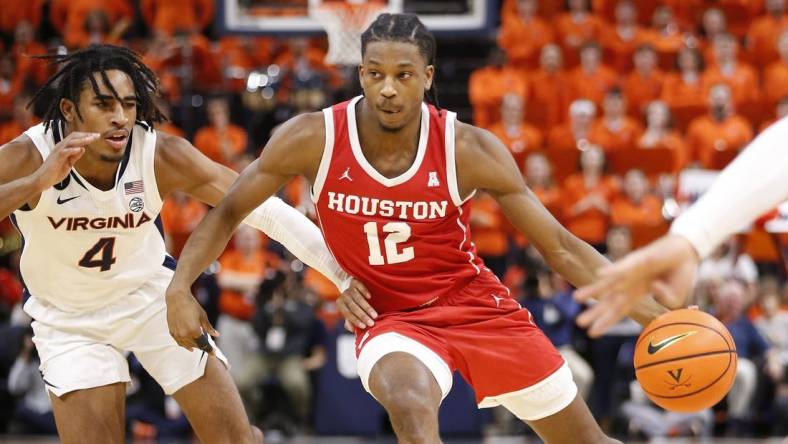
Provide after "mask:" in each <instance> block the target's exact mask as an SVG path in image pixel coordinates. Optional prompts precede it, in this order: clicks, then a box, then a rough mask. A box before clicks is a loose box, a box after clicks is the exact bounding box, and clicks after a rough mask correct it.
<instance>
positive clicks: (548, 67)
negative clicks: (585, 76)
mask: <svg viewBox="0 0 788 444" xmlns="http://www.w3.org/2000/svg"><path fill="white" fill-rule="evenodd" d="M528 82H529V85H530V88H529V93H530V94H529V103H530V105H531V106H530V108H531V109H534V110H538V113H534V114H535V117H534V118H530V116H528V114H526V119H529V120H532V121H533V122H535V123H536V124H538V126H540V127H542V128H552V127H554V126H556V125H558V124H559V123H561V122H563V121H565V120H566V110H567V109H568V108H569V80H568V76H567V74H566V72H565V71H564V70H563V58H562V56H561V48H560V47H559V46H558V45H556V44H554V43H550V44H548V45H545V46H544V47H543V48H542V53H541V56H540V57H539V69H537V70H534V71H532V72H531V73H530V74H529V75H528ZM537 117H538V118H537Z"/></svg>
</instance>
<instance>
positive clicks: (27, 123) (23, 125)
mask: <svg viewBox="0 0 788 444" xmlns="http://www.w3.org/2000/svg"><path fill="white" fill-rule="evenodd" d="M30 99H31V96H30V94H27V93H24V92H22V93H21V94H19V95H17V96H16V97H14V111H13V118H12V119H11V120H9V121H8V122H5V123H3V124H0V145H3V144H4V143H7V142H10V141H12V140H14V139H15V138H16V137H17V136H19V135H20V134H22V133H24V132H25V131H27V129H28V128H30V127H31V126H33V125H35V124H36V123H38V119H36V117H35V116H34V115H33V109H32V108H28V106H27V103H28V102H29V101H30Z"/></svg>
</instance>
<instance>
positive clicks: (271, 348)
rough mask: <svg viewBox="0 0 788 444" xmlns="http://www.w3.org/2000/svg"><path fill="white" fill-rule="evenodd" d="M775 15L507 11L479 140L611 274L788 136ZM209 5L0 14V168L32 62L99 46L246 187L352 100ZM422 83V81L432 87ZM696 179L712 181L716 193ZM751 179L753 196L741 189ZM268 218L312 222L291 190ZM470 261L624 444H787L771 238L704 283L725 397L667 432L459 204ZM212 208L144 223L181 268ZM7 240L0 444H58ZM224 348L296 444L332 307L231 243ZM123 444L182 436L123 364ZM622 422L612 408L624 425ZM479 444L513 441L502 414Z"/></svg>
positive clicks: (624, 4)
mask: <svg viewBox="0 0 788 444" xmlns="http://www.w3.org/2000/svg"><path fill="white" fill-rule="evenodd" d="M786 3H788V0H716V1H711V0H645V1H637V2H635V1H630V0H568V1H566V2H558V1H547V0H542V1H539V0H502V2H501V4H500V22H499V27H498V28H497V29H496V34H495V35H496V37H497V40H495V44H493V45H491V49H490V52H489V57H488V59H487V60H488V61H487V64H486V66H480V67H478V69H476V70H475V71H474V72H473V73H472V74H471V76H470V79H469V83H468V102H469V104H470V106H471V107H472V110H473V112H472V120H473V123H474V124H476V125H478V126H481V127H483V128H487V129H489V130H490V131H491V132H493V133H494V134H495V135H497V136H498V138H500V140H501V141H503V143H504V144H505V145H506V146H507V147H508V148H509V149H510V151H511V152H512V156H513V159H514V161H515V162H516V164H517V165H518V166H519V167H520V168H521V169H522V171H523V176H524V179H525V181H526V183H527V184H528V186H529V187H530V189H531V190H532V191H533V193H534V194H535V195H536V196H537V197H538V198H539V199H540V200H541V201H542V203H543V204H544V205H545V206H546V207H547V208H548V209H549V210H550V211H551V212H552V214H553V215H554V216H555V217H556V218H557V219H558V220H560V221H561V222H562V223H563V224H564V225H565V226H566V227H567V228H568V229H569V230H570V231H571V232H572V233H574V234H575V235H577V236H578V237H580V238H581V239H583V240H585V241H587V242H588V243H590V244H591V245H593V246H594V247H595V248H597V249H598V250H599V251H600V252H603V253H604V254H606V255H607V257H608V258H610V259H611V260H616V259H618V258H621V257H622V256H624V255H625V254H627V253H628V252H629V251H631V250H632V249H633V248H635V247H638V246H641V245H643V244H645V243H647V242H648V241H650V240H652V239H654V238H656V237H657V236H659V235H661V234H663V233H665V232H666V231H667V228H668V226H669V223H670V221H671V220H672V219H673V218H675V216H676V215H677V214H678V213H679V212H680V211H681V208H682V207H683V206H685V205H687V204H689V203H691V202H692V201H693V200H694V199H695V198H697V195H698V194H699V193H700V192H702V189H703V188H704V183H705V184H708V177H713V171H717V170H719V169H721V168H722V167H724V166H725V165H726V164H727V163H729V162H730V161H731V160H732V159H733V158H734V157H735V156H736V154H737V153H738V152H739V150H741V149H743V148H744V147H745V146H746V144H747V143H748V142H749V141H750V140H751V139H752V138H753V137H754V135H755V134H757V132H759V131H761V130H763V129H764V128H766V127H767V126H768V125H769V124H770V123H772V122H774V121H775V120H777V119H778V118H780V117H782V116H784V115H786V114H788V11H787V10H786V8H788V5H786ZM214 7H215V2H214V1H212V0H26V1H23V2H5V3H4V4H3V6H2V8H0V144H3V143H6V142H8V141H10V140H12V139H13V138H14V137H16V136H18V135H19V134H21V133H22V132H23V131H24V130H25V129H27V128H28V127H30V126H32V125H34V124H35V123H37V122H38V118H37V117H36V116H37V115H40V114H41V110H35V109H30V108H28V107H26V104H27V102H28V101H29V100H30V97H31V95H32V93H33V92H34V91H35V89H36V88H38V87H39V86H40V85H42V84H43V82H44V81H45V80H46V79H47V78H48V76H49V75H51V74H52V68H51V67H50V66H48V65H47V63H46V61H44V60H40V59H35V58H32V57H31V56H35V55H44V54H47V53H53V52H54V53H61V54H62V53H66V52H68V51H73V50H76V49H78V48H81V47H84V46H86V45H90V44H96V43H112V44H121V45H125V46H128V47H130V48H132V49H134V50H135V51H137V52H139V53H140V54H141V55H142V56H143V59H144V61H145V62H146V63H147V64H148V65H149V66H150V67H151V68H152V69H153V70H154V71H155V72H156V73H157V74H158V75H159V76H160V80H161V85H162V93H163V94H162V97H161V98H160V99H159V101H158V104H159V107H160V108H161V109H162V110H164V112H165V114H166V115H167V116H168V117H169V118H170V120H169V121H168V122H166V123H164V124H161V125H159V126H158V129H159V130H161V131H164V132H167V133H171V134H175V135H178V136H182V137H186V138H187V139H188V140H190V141H191V142H192V143H193V144H194V145H195V146H196V147H197V148H198V149H199V150H200V151H202V152H203V153H204V154H205V155H206V156H208V157H209V158H211V159H213V160H215V161H217V162H220V163H222V164H224V165H226V166H228V167H230V168H233V169H235V170H238V171H240V170H242V169H243V168H245V167H246V166H247V165H248V164H249V163H250V162H252V161H253V160H254V158H255V157H256V156H257V155H258V154H259V152H260V150H261V149H262V147H263V146H264V144H265V142H266V141H267V140H268V138H269V135H270V133H271V131H272V130H273V129H274V128H276V126H277V125H279V124H280V123H282V122H283V121H285V120H287V119H288V118H289V117H292V116H293V115H296V114H298V113H301V112H307V111H315V110H319V109H320V108H322V107H323V106H326V105H328V104H330V103H333V102H334V101H339V100H344V99H346V98H348V97H349V96H350V94H352V93H353V91H356V88H357V87H356V86H355V81H354V79H352V78H348V77H347V72H348V71H347V70H342V69H338V68H337V67H334V66H330V65H327V64H326V63H325V62H324V56H325V53H326V41H325V39H324V38H320V37H317V38H316V37H287V38H284V37H270V36H235V35H220V34H219V33H218V32H217V29H216V26H215V17H214V16H215V11H214ZM438 71H440V67H438ZM710 171H711V172H712V173H710ZM757 174H758V173H757V172H753V175H757ZM280 196H281V197H282V198H283V199H284V200H286V201H287V202H289V203H290V204H292V205H293V206H295V207H296V208H298V209H300V210H301V211H303V212H304V213H305V214H307V215H310V216H312V211H313V209H312V205H311V201H310V199H309V189H308V184H306V183H305V182H304V181H300V180H295V181H293V182H292V183H290V184H289V185H288V186H287V187H286V188H284V189H283V190H282V191H281V193H280ZM474 199H475V205H474V211H473V212H472V213H471V223H472V226H473V228H472V233H473V237H474V242H475V244H476V247H477V249H478V252H479V254H480V256H482V257H483V258H484V259H485V261H486V263H487V264H488V266H489V267H490V268H491V269H492V270H493V271H494V272H495V273H496V274H497V275H498V276H500V277H501V278H502V279H503V280H504V282H505V283H506V284H507V285H508V286H509V287H510V288H511V289H512V292H513V294H514V295H515V296H516V297H517V298H518V300H520V301H521V303H522V305H523V306H524V307H526V308H528V309H529V310H530V311H531V312H532V314H533V316H534V319H535V321H536V322H537V323H538V324H539V325H540V326H541V327H542V328H543V329H544V331H545V332H546V334H547V335H548V336H549V337H550V339H551V340H552V341H553V342H554V344H555V345H556V347H558V349H559V351H560V352H561V354H562V355H563V356H564V358H565V359H566V360H567V362H568V363H569V365H570V367H571V368H572V372H573V374H574V377H575V381H576V383H577V384H578V387H579V389H580V393H581V395H582V396H583V397H584V398H586V399H587V400H588V402H589V405H590V406H591V409H592V411H593V413H594V414H595V416H596V417H597V419H598V420H600V422H601V423H602V424H603V426H604V427H605V428H606V429H607V430H610V431H612V432H613V433H615V434H617V435H619V436H629V437H641V438H644V437H645V438H649V437H657V436H679V435H711V434H717V435H720V434H728V435H736V436H751V435H771V434H775V435H781V434H782V435H784V434H786V433H788V430H786V424H788V286H786V283H785V281H786V279H785V278H786V276H785V272H784V268H783V267H784V264H785V261H784V260H783V257H782V255H781V251H780V250H781V246H782V245H784V244H783V243H782V242H783V241H786V240H788V239H783V237H784V236H783V235H780V234H775V233H767V232H766V231H765V230H764V228H763V226H762V224H756V226H754V227H752V228H751V229H750V230H748V231H747V232H743V233H741V234H739V235H737V236H735V237H734V238H733V239H731V240H730V242H729V243H728V244H727V245H725V246H724V247H722V248H720V250H719V251H717V252H715V254H714V255H713V256H712V257H711V258H709V259H708V260H707V261H705V262H704V263H703V265H702V266H701V269H700V272H699V278H698V287H697V288H698V289H697V294H696V295H695V296H694V302H695V303H696V304H698V305H700V306H701V307H702V308H703V309H705V310H708V311H709V312H711V313H713V314H715V315H716V316H717V317H718V318H719V319H720V320H722V321H723V322H724V323H725V324H726V325H727V326H728V328H729V329H730V330H731V333H732V334H733V337H734V338H735V340H736V346H737V350H738V353H739V369H738V371H737V376H736V382H735V385H734V389H733V390H732V391H731V393H730V395H729V396H728V397H727V398H726V400H725V401H723V402H722V403H721V404H720V405H718V406H716V407H715V408H714V409H713V411H705V412H700V413H698V414H694V415H683V414H676V413H668V412H664V411H662V410H660V409H659V408H657V407H655V406H654V405H653V404H650V403H649V402H648V401H647V400H646V398H645V397H644V396H643V393H642V391H641V390H640V389H639V386H638V385H637V383H633V381H634V372H633V369H632V365H631V362H632V354H633V347H634V342H635V339H636V338H637V335H638V334H639V332H640V331H641V330H640V327H639V326H638V325H637V324H636V323H634V321H622V322H621V323H620V324H619V325H617V326H616V327H615V328H614V329H613V330H611V331H610V332H609V333H608V334H606V335H605V336H604V337H602V338H599V339H597V340H590V339H589V338H588V337H586V336H585V334H584V333H583V332H582V331H580V330H578V328H577V327H576V325H575V323H574V318H575V316H576V315H577V314H578V313H579V312H580V310H582V307H581V306H579V305H578V304H577V303H576V302H575V301H574V300H573V298H572V288H571V286H569V285H568V284H567V283H566V282H565V281H563V280H562V279H561V277H560V276H558V275H557V274H555V273H553V272H551V271H550V270H549V269H548V268H547V267H546V265H545V264H544V262H543V260H542V259H541V257H540V256H539V254H538V252H537V251H536V250H535V249H534V248H533V247H531V246H530V245H529V241H528V239H525V238H523V236H521V235H519V234H518V233H516V232H515V231H514V230H513V228H512V227H511V226H510V225H509V224H508V223H507V222H506V219H505V217H504V216H503V214H502V213H501V211H500V209H499V208H498V206H497V203H496V202H495V200H494V199H492V198H491V197H489V196H487V195H485V194H483V193H479V194H477V195H476V197H475V198H474ZM206 211H207V207H206V206H205V205H203V204H202V203H200V202H197V201H195V200H193V199H191V198H189V197H188V196H185V195H183V194H178V193H176V194H173V195H172V196H169V197H168V198H167V199H166V201H165V204H164V207H163V209H162V221H163V224H164V227H165V240H166V243H167V247H168V250H169V251H170V253H172V254H173V255H174V256H176V257H177V256H178V254H179V253H180V251H181V250H182V248H183V246H184V244H185V241H186V239H187V238H188V236H189V234H190V233H191V231H192V230H193V229H194V227H195V226H196V225H197V223H199V220H200V219H201V218H202V216H203V215H204V214H205V213H206ZM20 246H21V239H20V237H19V235H18V233H16V231H15V230H14V228H13V227H12V225H11V224H10V222H9V221H8V220H5V221H0V330H3V333H4V334H0V432H2V431H4V432H6V433H44V434H47V433H52V432H53V431H54V428H53V427H54V423H53V418H52V413H51V408H50V407H49V405H48V400H47V399H46V394H45V392H44V390H45V389H44V385H43V381H42V380H41V378H40V374H38V372H37V370H36V369H37V356H36V353H35V347H34V345H33V343H32V341H31V340H30V337H31V331H30V328H29V323H30V319H29V318H26V316H25V315H24V314H23V313H22V311H21V303H22V301H23V285H22V282H21V279H20V276H19V274H18V261H19V254H20V250H19V248H20ZM195 290H196V291H195V295H196V297H197V298H198V299H199V300H200V301H201V303H203V305H204V306H205V307H206V309H207V311H208V312H209V316H210V317H211V320H212V321H213V322H214V325H216V326H217V328H218V330H220V331H221V332H222V336H221V337H220V339H219V346H220V347H221V348H222V350H224V353H225V354H226V355H227V356H228V358H229V359H230V361H231V362H232V363H233V367H232V368H231V373H232V376H233V378H234V379H235V381H236V383H237V385H238V386H239V389H240V391H241V395H242V398H243V400H244V403H245V405H246V407H247V410H248V412H249V414H250V415H251V416H252V418H253V420H254V421H255V422H256V423H257V424H261V425H263V426H264V427H266V428H280V429H283V430H286V431H287V432H288V433H295V432H298V431H305V430H306V431H308V430H310V428H311V427H312V422H313V415H314V413H313V407H312V406H313V404H314V402H313V401H314V398H315V396H317V394H318V390H317V388H316V378H315V374H316V372H317V371H319V369H320V368H321V367H322V366H323V365H325V363H326V351H325V348H326V347H325V341H326V338H327V337H328V333H327V332H329V331H336V330H337V325H339V324H338V323H341V320H340V319H339V315H338V313H337V311H336V309H335V307H334V306H333V303H332V301H333V300H334V299H335V298H336V297H337V296H338V293H337V290H336V289H335V288H334V287H333V285H332V284H331V283H330V281H328V280H327V279H325V278H323V277H322V276H320V275H319V274H318V273H316V272H314V271H313V270H311V269H308V268H306V267H304V266H303V264H301V263H300V262H299V261H297V260H295V259H294V258H293V257H292V256H290V255H289V253H287V252H285V251H284V250H283V249H282V248H281V246H279V245H278V244H276V243H275V242H273V241H270V240H268V239H267V238H266V237H265V236H264V235H261V234H260V233H258V232H257V231H255V230H252V229H249V228H241V229H239V231H238V232H237V234H236V236H235V238H234V241H233V242H232V243H231V245H230V246H229V247H228V249H227V251H226V252H225V253H224V254H223V255H222V257H221V258H220V259H219V261H218V262H217V263H216V264H215V265H214V266H213V267H212V268H211V269H210V270H208V271H207V272H206V273H205V274H204V275H203V277H202V278H201V280H200V282H199V283H198V285H197V287H196V288H195ZM130 368H131V370H132V374H133V375H134V376H133V383H132V384H131V386H130V388H129V401H128V407H127V417H128V419H127V422H128V432H129V434H130V435H131V436H133V437H136V438H140V439H153V438H157V437H170V436H188V435H189V434H190V430H189V426H188V423H187V422H186V421H185V418H184V417H183V414H182V413H181V412H180V410H179V408H178V407H177V404H175V403H174V401H173V400H172V399H171V398H169V397H166V396H165V395H164V393H163V392H162V391H161V389H160V388H158V386H157V385H156V384H155V382H153V381H152V380H151V378H150V377H149V376H148V375H147V374H146V373H145V371H144V369H142V367H141V365H140V364H139V363H138V362H136V361H135V360H134V359H133V357H130ZM622 406H623V407H622ZM494 417H495V420H494V421H493V423H492V425H491V426H490V430H491V431H497V432H500V433H506V432H511V431H519V430H520V429H522V427H523V425H522V424H520V423H519V422H516V421H512V418H511V417H508V416H507V415H505V414H501V413H500V412H498V413H496V414H495V415H494Z"/></svg>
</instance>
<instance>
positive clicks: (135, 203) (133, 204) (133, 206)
mask: <svg viewBox="0 0 788 444" xmlns="http://www.w3.org/2000/svg"><path fill="white" fill-rule="evenodd" d="M144 207H145V202H143V201H142V198H141V197H135V198H132V199H131V200H130V201H129V209H130V210H131V211H133V212H135V213H139V212H140V211H142V209H143V208H144Z"/></svg>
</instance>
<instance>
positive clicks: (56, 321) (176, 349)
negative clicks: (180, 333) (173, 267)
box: [24, 270, 228, 397]
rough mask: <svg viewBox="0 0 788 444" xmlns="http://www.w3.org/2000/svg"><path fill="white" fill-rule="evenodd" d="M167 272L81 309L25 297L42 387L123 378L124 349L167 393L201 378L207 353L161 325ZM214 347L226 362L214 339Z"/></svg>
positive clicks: (58, 388)
mask: <svg viewBox="0 0 788 444" xmlns="http://www.w3.org/2000/svg"><path fill="white" fill-rule="evenodd" d="M171 277H172V272H171V271H170V270H163V271H162V272H161V273H159V274H157V275H155V276H153V277H152V278H151V279H150V280H149V281H148V282H146V283H145V284H144V285H143V286H142V287H140V288H139V289H137V290H135V291H133V292H132V293H130V294H129V295H128V296H126V297H124V298H121V299H120V300H119V301H117V302H113V303H112V304H110V305H108V306H106V307H102V308H100V309H97V310H93V311H88V312H83V313H69V312H64V311H62V310H60V309H58V308H56V307H54V306H53V305H51V304H49V303H47V302H46V301H42V300H39V299H37V298H36V297H35V296H31V297H30V298H29V299H28V300H27V302H26V303H25V305H24V310H25V312H27V314H29V315H30V316H31V317H32V318H33V324H32V326H33V342H34V343H35V344H36V348H37V350H38V355H39V357H40V358H41V366H40V367H39V369H40V370H41V374H42V375H43V377H44V382H45V383H46V386H47V389H48V390H49V391H50V392H52V393H53V394H55V396H58V397H60V396H63V395H64V394H66V393H68V392H72V391H74V390H82V389H89V388H94V387H100V386H104V385H108V384H114V383H118V382H129V381H130V378H129V368H128V364H127V362H126V355H127V354H128V353H129V352H132V353H134V355H135V356H136V357H137V360H139V361H140V363H141V364H142V366H143V367H144V368H145V370H146V371H147V372H148V373H150V375H151V376H152V377H153V379H155V380H156V382H158V383H159V385H161V387H162V389H164V393H166V394H168V395H171V394H173V393H175V392H176V391H178V390H179V389H180V388H182V387H184V386H186V385H188V384H189V383H191V382H193V381H195V380H197V379H198V378H199V377H201V376H202V375H203V373H204V372H205V365H206V363H207V357H208V356H207V354H206V353H204V352H203V351H201V350H196V349H195V350H193V351H191V352H190V351H188V350H186V349H185V348H183V347H181V346H179V345H178V344H177V343H176V342H175V340H174V339H173V338H172V336H170V333H169V330H168V328H167V306H166V303H165V301H164V292H165V290H166V288H167V285H169V283H170V278H171ZM211 342H212V343H213V341H211ZM214 350H215V354H216V357H218V358H219V359H220V360H221V361H222V362H224V364H225V365H228V362H227V358H225V357H224V355H223V354H222V352H221V351H220V350H219V349H218V348H217V347H216V345H215V344H214Z"/></svg>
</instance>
